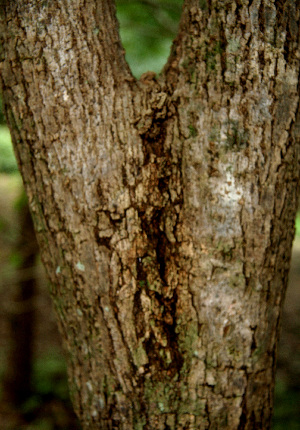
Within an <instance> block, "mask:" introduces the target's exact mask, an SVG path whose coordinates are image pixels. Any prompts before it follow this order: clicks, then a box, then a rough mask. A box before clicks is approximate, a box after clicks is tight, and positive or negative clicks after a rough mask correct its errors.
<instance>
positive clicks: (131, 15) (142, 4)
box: [116, 0, 183, 77]
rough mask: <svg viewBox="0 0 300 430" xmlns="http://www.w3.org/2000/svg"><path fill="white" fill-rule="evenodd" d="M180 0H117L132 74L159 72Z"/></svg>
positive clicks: (171, 38) (138, 75) (122, 37)
mask: <svg viewBox="0 0 300 430" xmlns="http://www.w3.org/2000/svg"><path fill="white" fill-rule="evenodd" d="M182 3H183V0H140V1H134V0H133V1H128V0H117V1H116V4H117V16H118V20H119V22H120V34H121V39H122V43H123V46H124V48H125V51H126V59H127V62H128V63H129V65H130V67H131V70H132V72H133V74H134V75H135V76H136V77H140V75H141V74H142V73H144V72H147V71H148V70H152V71H154V72H155V73H159V72H160V71H161V69H162V67H163V66H164V64H165V63H166V60H167V58H168V56H169V52H170V47H171V44H172V41H173V39H174V37H175V35H176V33H177V29H178V23H179V19H180V15H181V8H182Z"/></svg>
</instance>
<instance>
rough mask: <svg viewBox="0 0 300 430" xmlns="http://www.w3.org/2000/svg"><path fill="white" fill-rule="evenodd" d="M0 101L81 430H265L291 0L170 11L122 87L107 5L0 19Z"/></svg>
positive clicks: (290, 147)
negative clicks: (165, 33) (161, 36)
mask: <svg viewBox="0 0 300 430" xmlns="http://www.w3.org/2000/svg"><path fill="white" fill-rule="evenodd" d="M3 11H4V12H3V19H2V24H1V25H2V31H1V34H2V36H1V38H2V40H1V42H2V46H3V52H4V56H2V59H1V86H2V92H3V97H4V102H5V110H6V116H7V120H8V123H9V126H10V130H11V134H12V139H13V142H14V147H15V151H16V155H17V158H18V163H19V167H20V171H21V173H22V176H23V180H24V185H25V188H26V192H27V195H28V199H29V203H30V208H31V213H32V215H33V219H34V224H35V230H36V232H37V237H38V241H39V244H40V248H41V253H42V259H43V262H44V265H45V267H46V270H47V273H48V276H49V279H50V282H51V285H52V296H53V300H54V303H55V306H56V311H57V314H58V320H59V325H60V329H61V332H62V335H63V339H64V342H65V348H66V350H67V351H68V353H69V359H68V369H69V376H70V389H71V394H72V398H73V402H74V407H75V410H76V412H77V414H78V416H79V418H80V420H81V423H82V425H83V428H92V429H99V428H101V429H116V428H118V429H124V430H125V429H126V430H127V429H142V428H144V429H176V430H177V429H187V428H189V429H196V428H197V429H209V428H216V429H230V430H232V429H239V430H241V429H249V430H250V429H253V428H264V429H268V428H269V426H270V417H271V410H272V402H273V385H274V372H275V355H276V354H275V352H276V341H277V337H278V323H279V319H280V312H281V307H282V302H283V298H284V293H285V288H286V284H287V274H288V268H289V261H290V254H291V246H292V240H293V235H294V219H295V214H296V209H297V199H298V194H299V124H300V121H299V87H298V81H299V58H300V54H299V34H300V32H299V13H300V12H299V10H298V9H297V7H296V2H295V1H292V0H289V1H286V2H285V1H282V2H276V3H274V2H273V3H272V2H270V1H267V0H262V1H251V2H250V1H246V0H245V1H235V2H227V1H216V0H213V1H209V2H206V1H200V2H199V1H196V0H186V1H185V2H184V7H183V12H182V18H181V23H180V28H179V32H178V36H177V38H176V40H175V41H174V44H173V47H172V52H171V55H170V58H169V60H168V63H167V65H166V66H165V69H164V71H163V72H162V74H161V75H160V77H155V76H154V75H153V74H151V73H147V74H145V75H144V76H142V78H141V79H140V80H139V81H137V80H136V79H135V78H134V77H133V76H132V75H131V72H130V70H129V68H128V66H127V64H126V62H125V58H124V52H123V49H122V47H121V42H120V39H119V35H118V31H117V29H118V24H117V21H116V18H115V14H114V5H113V2H112V1H111V0H110V1H108V0H103V1H101V2H97V1H95V0H86V1H83V0H76V1H73V0H72V1H71V0H61V1H59V0H53V1H52V2H47V1H45V2H40V1H37V0H36V1H30V2H26V1H22V2H21V1H19V0H17V1H15V2H11V3H9V4H8V3H7V4H6V5H5V7H4V8H3Z"/></svg>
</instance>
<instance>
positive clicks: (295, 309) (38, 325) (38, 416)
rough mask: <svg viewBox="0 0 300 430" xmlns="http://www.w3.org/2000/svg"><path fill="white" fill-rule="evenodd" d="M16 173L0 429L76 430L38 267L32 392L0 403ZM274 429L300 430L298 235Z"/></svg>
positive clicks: (4, 224) (0, 324)
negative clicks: (19, 401) (19, 400)
mask: <svg viewBox="0 0 300 430" xmlns="http://www.w3.org/2000/svg"><path fill="white" fill-rule="evenodd" d="M21 189H22V188H21V180H20V177H19V176H18V175H3V174H2V175H0V263H1V264H0V395H2V400H1V398H0V423H1V424H0V427H1V430H71V429H72V430H76V429H79V425H78V423H77V420H76V418H75V416H74V413H73V412H72V408H71V403H70V400H69V396H68V389H67V377H66V369H65V361H64V356H63V351H62V348H61V341H60V336H59V333H58V330H57V326H56V321H55V316H54V312H53V309H52V305H51V300H50V297H49V294H48V285H47V281H46V279H45V276H44V273H43V268H42V266H41V264H40V263H39V264H38V266H37V268H36V270H35V276H36V278H37V281H38V288H37V292H36V295H35V298H34V308H35V326H34V327H35V329H34V339H33V345H34V360H33V383H32V394H31V396H30V397H29V398H28V400H27V401H26V402H25V403H24V404H22V406H21V407H20V408H18V409H16V408H14V407H13V406H12V405H11V404H9V403H8V402H7V401H5V400H4V397H5V396H4V394H5V393H4V390H3V387H2V392H1V382H2V381H3V380H4V378H5V374H6V369H7V366H9V360H8V357H9V348H10V343H11V327H10V308H11V303H12V298H13V295H14V289H15V288H16V281H15V279H16V275H15V266H16V256H15V255H14V251H13V249H14V244H15V243H16V240H17V238H18V235H19V234H20V231H19V226H18V211H17V210H16V208H15V202H16V201H17V200H18V197H19V196H20V193H21ZM275 395H276V396H275V408H274V419H273V430H281V429H282V430H283V429H284V430H285V429H289V430H297V429H298V430H299V429H300V237H299V236H298V237H296V239H295V242H294V248H293V257H292V265H291V272H290V279H289V288H288V291H287V295H286V300H285V306H284V311H283V317H282V329H281V338H280V343H279V351H278V363H277V377H276V390H275Z"/></svg>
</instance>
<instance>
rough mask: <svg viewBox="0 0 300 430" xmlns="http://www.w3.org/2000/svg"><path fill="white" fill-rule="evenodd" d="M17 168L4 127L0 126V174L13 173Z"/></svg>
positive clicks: (7, 132) (8, 136) (7, 133)
mask: <svg viewBox="0 0 300 430" xmlns="http://www.w3.org/2000/svg"><path fill="white" fill-rule="evenodd" d="M17 171H18V166H17V162H16V158H15V154H14V151H13V148H12V144H11V137H10V133H9V130H8V128H7V127H6V125H0V173H15V172H17Z"/></svg>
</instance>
